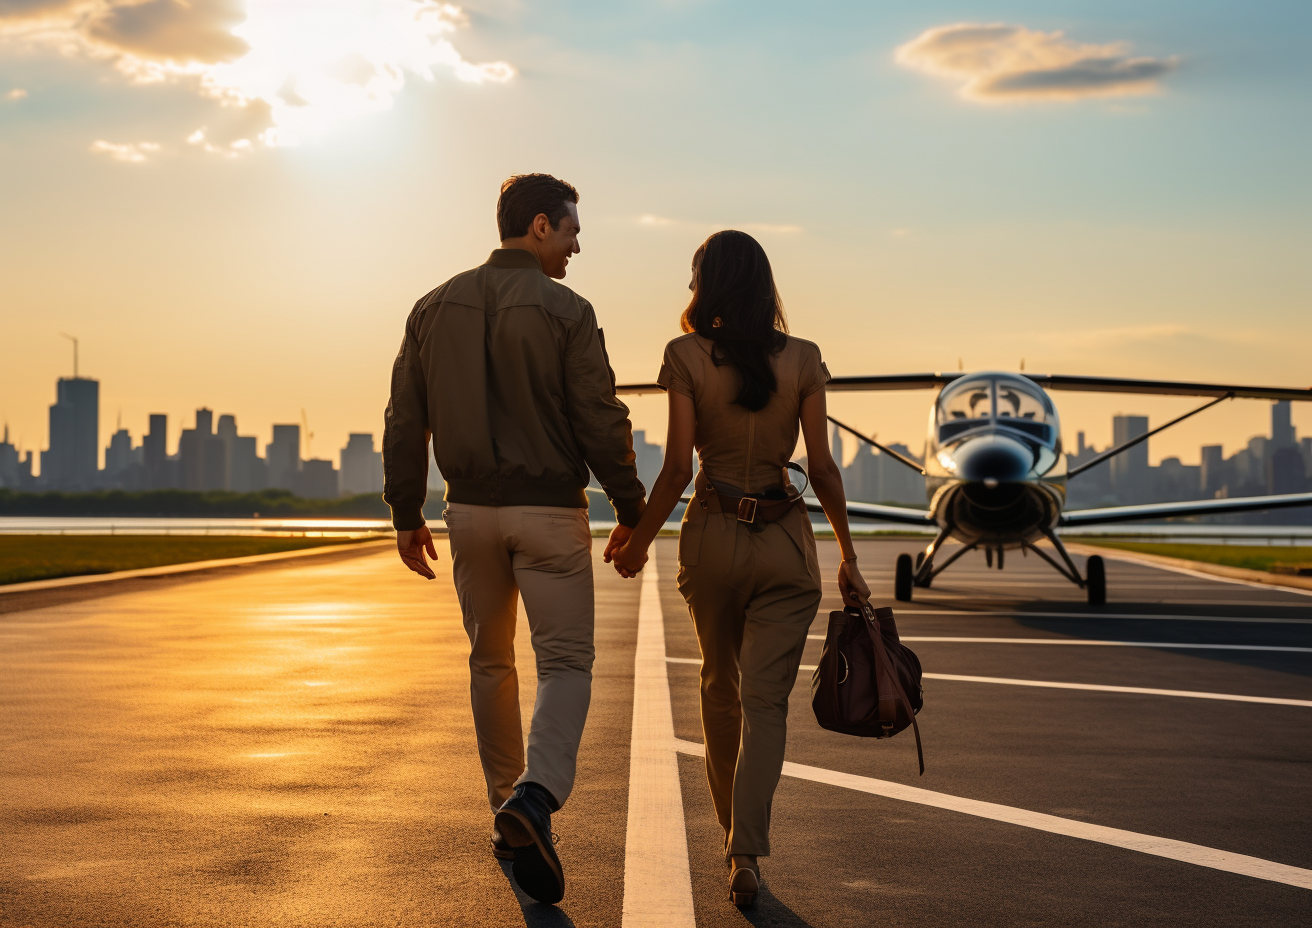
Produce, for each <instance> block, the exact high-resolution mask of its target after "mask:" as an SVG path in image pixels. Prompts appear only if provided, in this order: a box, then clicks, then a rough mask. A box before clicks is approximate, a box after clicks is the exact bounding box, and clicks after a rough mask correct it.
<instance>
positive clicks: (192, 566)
mask: <svg viewBox="0 0 1312 928" xmlns="http://www.w3.org/2000/svg"><path fill="white" fill-rule="evenodd" d="M393 543H394V542H393V541H392V539H390V538H383V539H376V540H375V539H369V540H366V541H347V542H342V543H341V544H334V545H319V546H317V547H314V548H298V549H297V550H295V551H275V552H273V553H272V554H249V555H246V556H245V557H228V558H218V559H215V560H209V561H187V562H185V563H182V564H164V565H162V566H160V567H142V568H138V569H137V570H117V571H114V572H113V573H108V574H80V575H78V576H76V577H56V578H54V579H52V580H32V581H30V582H27V583H8V584H3V585H0V596H4V595H6V594H11V593H36V592H40V591H43V590H61V589H67V588H68V587H73V586H86V585H88V584H92V583H113V582H114V581H118V580H135V579H137V578H140V577H168V576H173V575H174V574H188V573H195V572H197V571H202V570H217V569H222V568H225V567H245V566H247V565H250V564H267V563H269V562H270V561H285V560H291V559H292V558H298V557H312V556H314V555H321V554H330V553H332V552H335V551H336V552H341V551H347V550H349V551H355V550H360V549H362V548H376V547H381V546H382V545H385V544H386V545H390V544H393Z"/></svg>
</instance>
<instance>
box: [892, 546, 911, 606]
mask: <svg viewBox="0 0 1312 928" xmlns="http://www.w3.org/2000/svg"><path fill="white" fill-rule="evenodd" d="M893 598H894V599H896V600H897V601H898V602H901V603H909V602H911V555H909V554H899V555H898V556H897V569H896V570H895V571H894V573H893Z"/></svg>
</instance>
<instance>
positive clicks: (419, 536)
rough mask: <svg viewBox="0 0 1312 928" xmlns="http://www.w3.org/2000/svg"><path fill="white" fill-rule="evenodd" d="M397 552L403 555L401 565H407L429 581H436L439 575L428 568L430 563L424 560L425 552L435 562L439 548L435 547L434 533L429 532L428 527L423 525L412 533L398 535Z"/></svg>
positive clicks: (398, 533)
mask: <svg viewBox="0 0 1312 928" xmlns="http://www.w3.org/2000/svg"><path fill="white" fill-rule="evenodd" d="M396 550H397V552H398V553H399V554H400V555H401V563H403V564H405V566H406V567H409V568H410V569H411V570H413V571H414V572H415V573H417V574H419V576H421V577H424V578H426V579H428V580H436V579H437V574H435V573H433V568H431V567H429V566H428V561H426V560H424V552H425V551H427V552H428V556H429V557H431V558H432V559H433V560H435V561H436V560H437V548H435V547H434V546H433V533H432V532H430V531H429V530H428V526H427V525H422V526H420V527H419V528H417V529H415V530H414V531H412V532H397V533H396Z"/></svg>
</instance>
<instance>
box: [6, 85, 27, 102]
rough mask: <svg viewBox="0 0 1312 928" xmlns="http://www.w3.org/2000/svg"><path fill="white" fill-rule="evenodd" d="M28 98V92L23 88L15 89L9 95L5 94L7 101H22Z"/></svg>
mask: <svg viewBox="0 0 1312 928" xmlns="http://www.w3.org/2000/svg"><path fill="white" fill-rule="evenodd" d="M26 96H27V91H26V90H24V89H23V88H22V87H15V88H14V89H13V90H11V91H9V93H7V94H5V99H6V100H22V99H23V98H25V97H26Z"/></svg>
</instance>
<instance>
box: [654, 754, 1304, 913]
mask: <svg viewBox="0 0 1312 928" xmlns="http://www.w3.org/2000/svg"><path fill="white" fill-rule="evenodd" d="M675 747H676V748H677V749H678V750H679V751H682V752H683V753H685V754H692V755H695V756H697V757H701V756H704V751H705V749H704V747H703V746H702V745H701V744H698V743H697V742H695V741H682V740H679V741H676V742H675ZM783 773H784V776H789V777H796V778H797V779H801V780H810V781H811V782H813V783H825V784H827V785H829V786H840V787H843V788H844V789H850V790H856V791H857V792H862V793H869V794H871V795H873V796H883V797H885V798H886V799H897V800H900V801H902V802H912V803H915V804H917V805H923V806H931V807H933V808H936V809H946V810H948V811H950V812H960V813H962V814H964V815H973V816H975V817H977V818H986V819H991V820H992V821H995V822H1005V823H1007V824H1010V825H1019V826H1021V827H1022V828H1033V829H1035V830H1036V831H1046V832H1048V833H1050V834H1055V835H1064V836H1066V837H1069V838H1079V839H1080V840H1083V841H1093V842H1096V843H1098V844H1106V845H1110V846H1112V847H1119V848H1122V849H1124V850H1127V851H1138V852H1139V853H1141V854H1151V855H1153V856H1154V857H1165V858H1167V859H1168V860H1177V861H1180V862H1181V863H1187V864H1194V865H1195V866H1199V867H1208V868H1211V869H1213V870H1224V871H1226V872H1227V873H1237V874H1240V875H1243V876H1250V877H1253V878H1255V879H1259V880H1268V881H1270V882H1272V883H1283V884H1285V885H1286V886H1297V887H1298V888H1300V889H1312V870H1305V869H1303V868H1301V867H1294V866H1290V865H1289V864H1281V863H1276V862H1275V861H1271V860H1263V859H1262V858H1260V857H1250V856H1248V855H1247V854H1236V853H1233V852H1232V851H1222V850H1218V849H1217V848H1212V847H1205V846H1204V845H1201V844H1190V843H1188V842H1186V841H1176V840H1174V839H1172V838H1159V837H1155V836H1153V835H1145V834H1139V833H1138V832H1134V831H1125V830H1123V829H1120V828H1108V827H1106V826H1104V825H1091V824H1089V823H1088V822H1080V821H1076V820H1075V819H1069V818H1061V817H1060V816H1056V815H1047V814H1045V813H1043V812H1031V811H1029V810H1028V809H1019V808H1016V807H1015V806H1004V805H1001V804H999V803H995V802H983V801H981V800H978V799H966V798H964V797H961V796H952V795H949V794H948V793H936V792H934V791H933V790H928V789H921V788H919V787H916V786H904V785H903V784H901V783H894V782H892V781H890V780H877V779H875V778H874V777H863V776H857V775H856V774H852V773H841V772H839V771H837V770H825V769H824V768H822V767H810V766H807V765H805V764H795V763H792V762H790V761H785V762H784V769H783Z"/></svg>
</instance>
